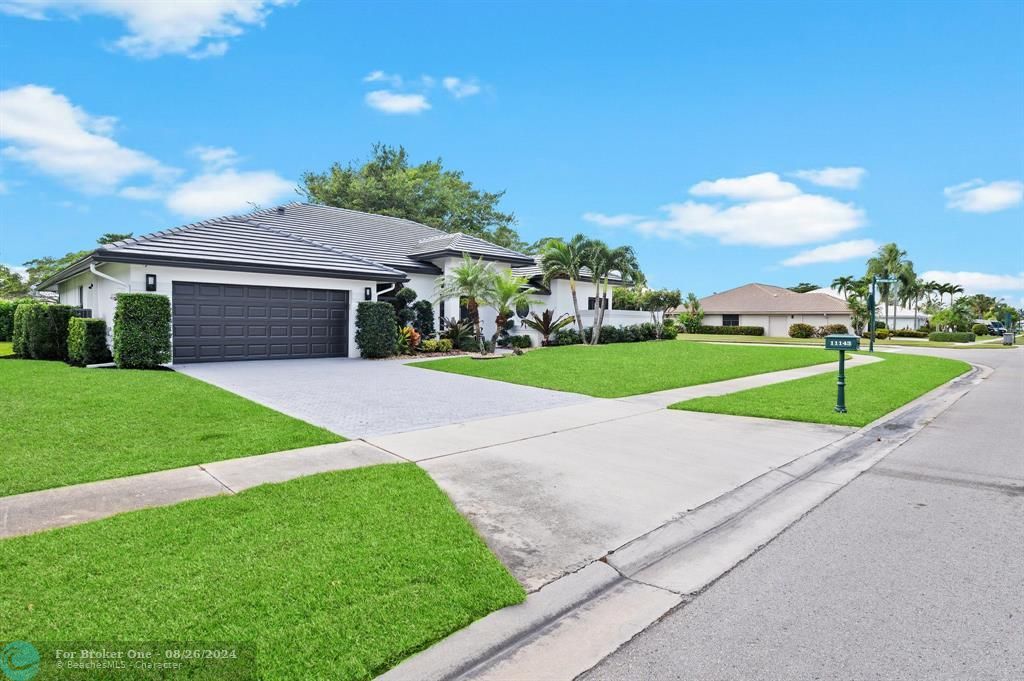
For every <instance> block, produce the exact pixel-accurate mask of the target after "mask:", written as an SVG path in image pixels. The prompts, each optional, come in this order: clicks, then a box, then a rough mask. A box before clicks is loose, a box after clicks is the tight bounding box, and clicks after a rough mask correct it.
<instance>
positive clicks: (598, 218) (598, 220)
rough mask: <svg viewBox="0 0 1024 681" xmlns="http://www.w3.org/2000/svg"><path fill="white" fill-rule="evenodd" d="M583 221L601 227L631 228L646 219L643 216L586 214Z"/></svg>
mask: <svg viewBox="0 0 1024 681" xmlns="http://www.w3.org/2000/svg"><path fill="white" fill-rule="evenodd" d="M583 219H584V220H586V221H587V222H593V223H594V224H595V225H600V226H601V227H629V226H630V225H634V224H636V223H637V222H639V221H641V220H643V219H644V216H642V215H633V214H631V213H619V214H618V215H605V214H604V213H589V212H588V213H584V214H583Z"/></svg>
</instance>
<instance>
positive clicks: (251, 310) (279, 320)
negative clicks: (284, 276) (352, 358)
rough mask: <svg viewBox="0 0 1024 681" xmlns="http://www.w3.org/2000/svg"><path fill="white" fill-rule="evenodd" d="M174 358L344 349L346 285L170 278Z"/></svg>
mask: <svg viewBox="0 0 1024 681" xmlns="http://www.w3.org/2000/svg"><path fill="white" fill-rule="evenodd" d="M171 303H172V305H173V308H174V310H173V315H174V361H175V362H223V361H227V360H243V359H297V358H307V357H346V356H347V355H348V291H330V290H326V289H314V288H283V287H278V286H236V285H232V284H203V283H193V282H182V281H176V282H174V286H173V287H172V296H171Z"/></svg>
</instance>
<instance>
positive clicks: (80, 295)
mask: <svg viewBox="0 0 1024 681" xmlns="http://www.w3.org/2000/svg"><path fill="white" fill-rule="evenodd" d="M78 307H80V308H81V307H85V287H83V286H79V287H78Z"/></svg>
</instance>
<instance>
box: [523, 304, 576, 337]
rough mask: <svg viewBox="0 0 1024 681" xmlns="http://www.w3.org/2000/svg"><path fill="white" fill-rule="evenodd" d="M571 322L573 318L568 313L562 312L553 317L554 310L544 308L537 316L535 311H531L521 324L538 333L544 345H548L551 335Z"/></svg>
mask: <svg viewBox="0 0 1024 681" xmlns="http://www.w3.org/2000/svg"><path fill="white" fill-rule="evenodd" d="M572 322H573V319H572V317H570V316H569V314H568V313H566V314H563V315H562V316H561V317H559V318H558V319H555V311H554V310H544V312H542V313H541V314H540V316H538V315H537V313H536V312H531V313H530V318H529V319H524V320H523V324H525V325H526V326H527V327H529V328H531V329H533V330H534V331H536V332H538V333H539V334H540V336H541V338H542V339H543V341H544V345H550V343H551V336H553V335H555V334H556V333H558V332H559V331H561V330H562V329H564V328H565V327H567V326H569V325H570V324H572Z"/></svg>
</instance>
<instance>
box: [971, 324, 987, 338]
mask: <svg viewBox="0 0 1024 681" xmlns="http://www.w3.org/2000/svg"><path fill="white" fill-rule="evenodd" d="M971 333H973V334H974V335H975V336H987V335H988V325H986V324H975V325H973V326H972V327H971Z"/></svg>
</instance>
